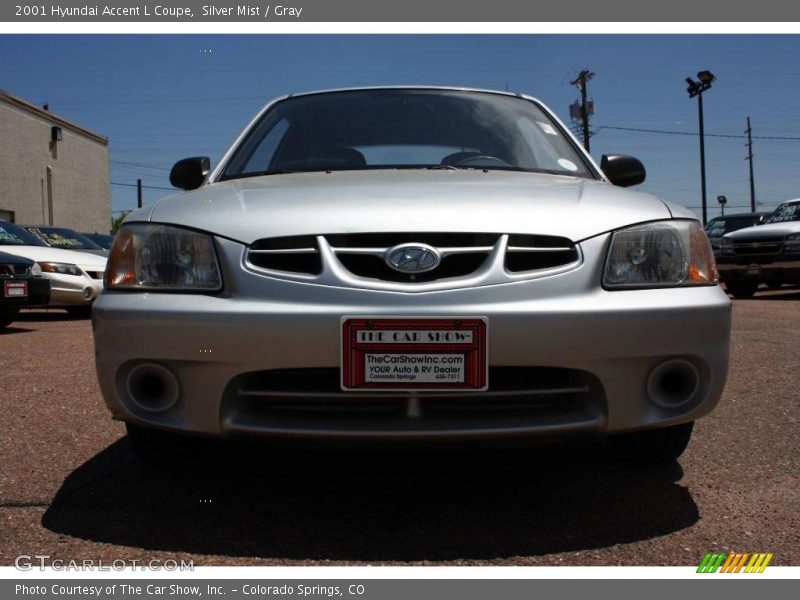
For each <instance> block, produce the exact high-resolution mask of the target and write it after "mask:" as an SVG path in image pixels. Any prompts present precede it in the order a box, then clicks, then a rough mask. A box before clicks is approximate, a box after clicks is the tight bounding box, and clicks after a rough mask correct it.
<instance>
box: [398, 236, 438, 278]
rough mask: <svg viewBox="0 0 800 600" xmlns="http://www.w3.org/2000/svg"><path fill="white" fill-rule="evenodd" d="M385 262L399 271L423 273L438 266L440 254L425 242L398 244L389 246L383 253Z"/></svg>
mask: <svg viewBox="0 0 800 600" xmlns="http://www.w3.org/2000/svg"><path fill="white" fill-rule="evenodd" d="M384 259H385V260H386V264H387V265H389V266H390V267H391V268H392V269H394V270H395V271H400V272H401V273H425V272H426V271H432V270H433V269H435V268H436V267H438V266H439V263H440V262H441V261H442V255H441V254H439V251H438V250H437V249H436V248H434V247H432V246H428V245H427V244H415V243H411V244H400V245H399V246H395V247H393V248H389V249H388V250H387V251H386V254H385V255H384Z"/></svg>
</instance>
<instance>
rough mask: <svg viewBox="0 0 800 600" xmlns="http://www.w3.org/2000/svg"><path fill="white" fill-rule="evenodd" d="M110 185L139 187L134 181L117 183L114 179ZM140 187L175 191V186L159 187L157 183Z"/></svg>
mask: <svg viewBox="0 0 800 600" xmlns="http://www.w3.org/2000/svg"><path fill="white" fill-rule="evenodd" d="M111 185H119V186H122V187H139V186H138V185H137V184H135V183H117V182H115V181H112V182H111ZM142 187H143V188H147V189H150V190H167V191H168V192H174V191H175V188H168V187H161V186H158V185H143V186H142Z"/></svg>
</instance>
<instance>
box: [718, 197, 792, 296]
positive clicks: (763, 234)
mask: <svg viewBox="0 0 800 600" xmlns="http://www.w3.org/2000/svg"><path fill="white" fill-rule="evenodd" d="M718 262H719V271H720V277H721V278H722V281H723V282H724V283H725V288H726V289H727V290H728V291H729V292H730V293H731V294H733V296H734V297H735V298H750V297H752V296H753V294H755V293H756V290H757V289H758V286H759V285H760V284H762V283H765V284H767V285H769V286H770V287H777V286H780V285H782V284H785V283H794V284H798V283H800V198H796V199H794V200H789V201H787V202H784V203H783V204H781V205H780V206H778V208H776V209H775V212H773V213H772V214H771V215H770V216H768V217H767V218H766V219H765V220H764V224H763V225H759V226H757V227H747V228H745V229H740V230H738V231H734V232H733V233H728V234H726V235H724V236H723V237H722V243H721V245H720V251H719V257H718Z"/></svg>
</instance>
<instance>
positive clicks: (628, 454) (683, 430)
mask: <svg viewBox="0 0 800 600" xmlns="http://www.w3.org/2000/svg"><path fill="white" fill-rule="evenodd" d="M693 428H694V421H690V422H689V423H682V424H680V425H672V426H670V427H662V428H660V429H648V430H645V431H634V432H632V433H622V434H618V435H614V436H611V437H610V438H609V442H610V443H611V446H612V448H613V450H614V452H615V453H616V454H617V456H619V457H620V458H622V459H625V460H631V461H633V462H638V463H642V464H664V463H669V462H672V461H674V460H676V459H677V458H678V457H679V456H680V455H681V454H683V451H684V450H686V446H688V445H689V440H690V439H691V437H692V429H693Z"/></svg>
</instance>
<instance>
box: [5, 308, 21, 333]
mask: <svg viewBox="0 0 800 600" xmlns="http://www.w3.org/2000/svg"><path fill="white" fill-rule="evenodd" d="M18 314H19V309H17V308H4V309H2V310H0V329H2V328H3V327H8V326H9V325H11V323H13V322H14V320H15V319H16V318H17V315H18Z"/></svg>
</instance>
